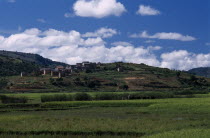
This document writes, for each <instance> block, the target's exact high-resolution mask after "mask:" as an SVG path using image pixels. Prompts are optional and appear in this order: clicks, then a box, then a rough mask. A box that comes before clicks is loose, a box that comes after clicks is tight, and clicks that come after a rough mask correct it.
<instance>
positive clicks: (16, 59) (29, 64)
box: [0, 51, 67, 76]
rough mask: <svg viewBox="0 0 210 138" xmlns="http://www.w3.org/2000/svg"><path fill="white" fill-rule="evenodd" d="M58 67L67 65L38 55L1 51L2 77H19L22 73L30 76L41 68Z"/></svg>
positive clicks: (0, 72)
mask: <svg viewBox="0 0 210 138" xmlns="http://www.w3.org/2000/svg"><path fill="white" fill-rule="evenodd" d="M57 65H63V66H66V65H67V64H65V63H60V62H55V61H52V60H50V59H47V58H43V57H42V56H40V55H37V54H28V53H21V52H10V51H0V76H13V75H19V74H20V73H21V72H24V73H27V74H28V73H32V72H37V71H38V70H39V68H40V67H50V66H57Z"/></svg>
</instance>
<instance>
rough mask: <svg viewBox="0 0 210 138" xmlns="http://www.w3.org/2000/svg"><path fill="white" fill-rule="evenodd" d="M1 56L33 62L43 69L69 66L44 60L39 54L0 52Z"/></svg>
mask: <svg viewBox="0 0 210 138" xmlns="http://www.w3.org/2000/svg"><path fill="white" fill-rule="evenodd" d="M0 56H4V57H5V56H6V57H9V58H13V59H18V60H22V61H25V62H31V63H34V64H37V65H39V66H43V67H46V66H47V67H49V66H57V65H63V66H66V65H67V64H65V63H61V62H56V61H52V60H50V59H47V58H44V57H42V56H40V55H38V54H31V53H22V52H12V51H3V50H0Z"/></svg>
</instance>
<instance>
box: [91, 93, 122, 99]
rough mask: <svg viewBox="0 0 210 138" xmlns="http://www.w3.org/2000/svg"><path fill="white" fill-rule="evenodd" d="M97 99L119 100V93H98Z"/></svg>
mask: <svg viewBox="0 0 210 138" xmlns="http://www.w3.org/2000/svg"><path fill="white" fill-rule="evenodd" d="M95 99H96V100H118V99H119V95H118V94H114V93H100V94H96V96H95Z"/></svg>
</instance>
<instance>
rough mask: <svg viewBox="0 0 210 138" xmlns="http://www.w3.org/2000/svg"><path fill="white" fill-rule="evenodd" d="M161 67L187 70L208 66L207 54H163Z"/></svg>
mask: <svg viewBox="0 0 210 138" xmlns="http://www.w3.org/2000/svg"><path fill="white" fill-rule="evenodd" d="M161 59H162V61H161V67H164V68H170V69H180V70H189V69H192V68H197V67H208V66H210V53H209V54H194V53H190V52H188V51H186V50H179V51H173V52H170V53H163V54H162V55H161Z"/></svg>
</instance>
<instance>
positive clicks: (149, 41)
mask: <svg viewBox="0 0 210 138" xmlns="http://www.w3.org/2000/svg"><path fill="white" fill-rule="evenodd" d="M154 42H155V41H154V40H147V41H145V42H144V43H147V44H149V43H154Z"/></svg>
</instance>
